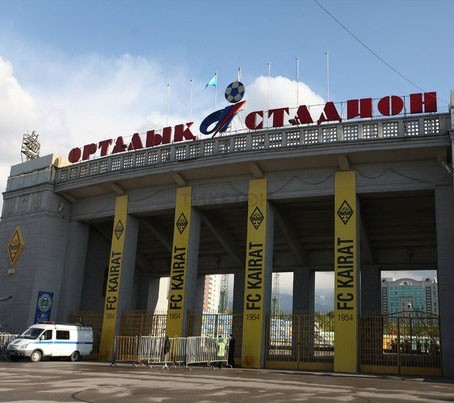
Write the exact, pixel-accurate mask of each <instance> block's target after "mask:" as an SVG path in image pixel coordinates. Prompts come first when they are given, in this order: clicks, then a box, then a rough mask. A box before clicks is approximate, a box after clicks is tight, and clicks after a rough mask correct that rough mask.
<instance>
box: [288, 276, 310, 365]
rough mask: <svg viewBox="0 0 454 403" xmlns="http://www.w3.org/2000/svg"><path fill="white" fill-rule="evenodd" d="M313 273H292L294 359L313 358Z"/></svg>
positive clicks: (305, 359)
mask: <svg viewBox="0 0 454 403" xmlns="http://www.w3.org/2000/svg"><path fill="white" fill-rule="evenodd" d="M314 292H315V272H314V271H313V270H309V269H300V270H295V271H294V272H293V314H294V315H293V326H292V347H293V354H294V358H295V359H298V360H299V361H312V358H313V356H314V321H315V318H314V315H313V314H314V298H315V295H314Z"/></svg>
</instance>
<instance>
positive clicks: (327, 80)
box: [325, 51, 329, 101]
mask: <svg viewBox="0 0 454 403" xmlns="http://www.w3.org/2000/svg"><path fill="white" fill-rule="evenodd" d="M325 54H326V91H327V93H328V98H327V101H329V52H328V51H326V53H325Z"/></svg>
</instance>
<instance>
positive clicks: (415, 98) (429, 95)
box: [410, 92, 437, 113]
mask: <svg viewBox="0 0 454 403" xmlns="http://www.w3.org/2000/svg"><path fill="white" fill-rule="evenodd" d="M423 97H424V99H423ZM423 106H424V108H423ZM436 111H437V93H436V92H425V93H424V94H410V113H423V112H436Z"/></svg>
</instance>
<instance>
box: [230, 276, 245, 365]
mask: <svg viewBox="0 0 454 403" xmlns="http://www.w3.org/2000/svg"><path fill="white" fill-rule="evenodd" d="M243 305H244V272H243V271H237V272H235V273H234V274H233V307H232V309H233V315H232V334H233V336H234V337H235V340H236V342H235V357H236V358H241V341H242V340H241V339H242V334H243Z"/></svg>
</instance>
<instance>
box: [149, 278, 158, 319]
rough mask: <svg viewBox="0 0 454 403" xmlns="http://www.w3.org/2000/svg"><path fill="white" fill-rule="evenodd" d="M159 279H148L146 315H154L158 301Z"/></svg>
mask: <svg viewBox="0 0 454 403" xmlns="http://www.w3.org/2000/svg"><path fill="white" fill-rule="evenodd" d="M160 280H161V279H160V278H159V277H153V276H150V277H148V292H147V313H154V311H155V310H156V305H157V303H158V299H159V283H160Z"/></svg>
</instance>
